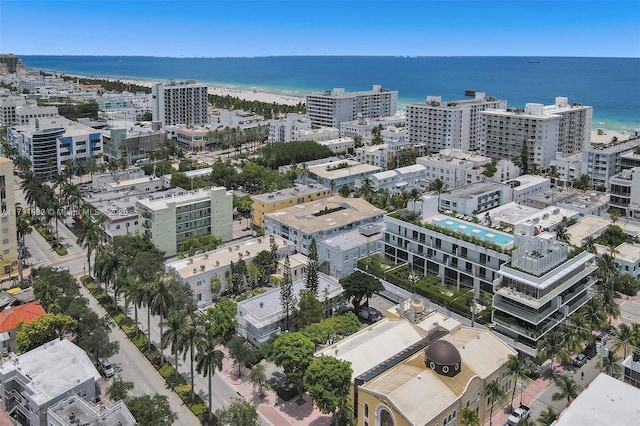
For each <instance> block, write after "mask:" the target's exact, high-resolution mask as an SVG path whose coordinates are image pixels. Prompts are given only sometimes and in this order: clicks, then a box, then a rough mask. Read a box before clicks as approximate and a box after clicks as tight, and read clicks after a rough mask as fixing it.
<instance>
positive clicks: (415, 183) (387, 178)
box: [355, 164, 426, 195]
mask: <svg viewBox="0 0 640 426" xmlns="http://www.w3.org/2000/svg"><path fill="white" fill-rule="evenodd" d="M425 175H426V172H425V167H424V166H422V165H420V164H414V165H411V166H406V167H400V168H398V169H393V170H386V171H384V172H378V173H374V174H372V175H371V177H370V178H369V181H370V184H371V187H372V188H373V190H374V191H379V190H381V189H385V190H387V191H389V193H390V194H391V195H395V194H400V193H402V192H403V191H411V190H412V189H421V188H422V184H423V183H424V179H425ZM362 185H363V181H362V180H361V181H359V182H356V186H355V189H356V190H358V189H360V188H361V187H362Z"/></svg>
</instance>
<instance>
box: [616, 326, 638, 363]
mask: <svg viewBox="0 0 640 426" xmlns="http://www.w3.org/2000/svg"><path fill="white" fill-rule="evenodd" d="M635 338H636V336H634V335H633V329H632V328H631V326H629V324H626V323H622V324H620V325H619V326H618V331H617V332H616V335H615V337H614V339H613V341H614V349H615V350H616V351H617V350H618V349H619V348H620V347H622V350H623V352H622V359H627V350H628V349H630V348H632V347H633V345H634V341H635Z"/></svg>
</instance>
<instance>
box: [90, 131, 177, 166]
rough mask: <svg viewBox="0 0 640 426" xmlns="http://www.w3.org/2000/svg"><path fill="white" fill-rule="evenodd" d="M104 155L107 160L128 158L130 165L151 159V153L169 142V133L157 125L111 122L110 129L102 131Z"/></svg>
mask: <svg viewBox="0 0 640 426" xmlns="http://www.w3.org/2000/svg"><path fill="white" fill-rule="evenodd" d="M102 140H103V143H104V155H105V157H106V158H107V159H111V158H113V159H115V160H119V159H121V158H123V157H124V158H126V159H127V163H128V164H129V165H132V164H136V161H138V160H142V159H144V158H149V155H150V153H151V152H153V151H155V150H157V149H158V148H160V146H161V145H162V143H163V142H165V141H166V140H167V132H166V130H164V129H160V127H159V126H157V125H148V124H144V123H137V122H136V123H132V122H130V121H117V122H111V125H110V126H109V129H107V130H102Z"/></svg>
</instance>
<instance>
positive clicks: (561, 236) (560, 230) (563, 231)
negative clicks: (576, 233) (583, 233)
mask: <svg viewBox="0 0 640 426" xmlns="http://www.w3.org/2000/svg"><path fill="white" fill-rule="evenodd" d="M569 238H570V235H569V232H567V228H566V227H565V226H564V225H558V227H557V228H556V240H558V241H562V242H563V243H568V242H569Z"/></svg>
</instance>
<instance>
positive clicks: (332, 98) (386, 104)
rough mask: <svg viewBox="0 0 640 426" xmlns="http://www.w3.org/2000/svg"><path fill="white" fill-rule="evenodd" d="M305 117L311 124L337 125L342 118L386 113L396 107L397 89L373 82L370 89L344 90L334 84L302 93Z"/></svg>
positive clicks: (383, 114)
mask: <svg viewBox="0 0 640 426" xmlns="http://www.w3.org/2000/svg"><path fill="white" fill-rule="evenodd" d="M306 105H307V117H309V120H311V124H312V125H313V126H319V127H335V128H340V124H341V123H343V122H346V121H354V120H356V119H360V118H376V117H389V116H392V115H395V114H396V111H397V109H398V91H396V90H389V89H385V88H383V87H382V86H380V85H377V84H376V85H374V86H373V89H372V90H370V91H362V92H346V91H345V89H343V88H335V89H333V90H331V91H329V90H327V91H325V92H321V93H312V94H310V95H307V97H306Z"/></svg>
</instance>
